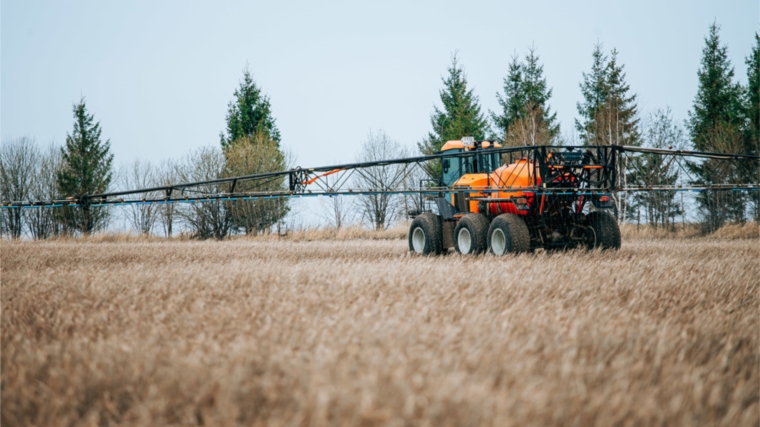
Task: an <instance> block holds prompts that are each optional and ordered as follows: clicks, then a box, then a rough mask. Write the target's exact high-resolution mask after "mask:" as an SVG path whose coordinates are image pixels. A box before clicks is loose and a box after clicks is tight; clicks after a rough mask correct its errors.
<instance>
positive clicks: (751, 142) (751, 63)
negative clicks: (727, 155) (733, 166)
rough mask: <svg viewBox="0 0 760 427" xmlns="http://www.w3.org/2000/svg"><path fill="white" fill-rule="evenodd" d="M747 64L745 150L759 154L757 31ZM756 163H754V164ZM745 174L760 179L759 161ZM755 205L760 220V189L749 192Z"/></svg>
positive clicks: (759, 38) (759, 42)
mask: <svg viewBox="0 0 760 427" xmlns="http://www.w3.org/2000/svg"><path fill="white" fill-rule="evenodd" d="M745 62H746V64H747V94H746V101H745V102H746V106H745V112H746V113H745V114H746V117H747V118H748V119H749V121H748V124H747V127H746V128H747V129H746V135H745V143H744V146H745V148H744V149H745V152H746V153H750V154H755V155H757V154H758V153H760V35H758V34H757V33H755V45H754V46H753V47H752V52H751V53H750V55H749V56H748V57H747V59H746V61H745ZM752 163H754V164H752ZM747 164H748V165H747V169H748V170H746V171H743V172H744V175H745V176H746V177H747V178H748V181H750V182H752V181H754V182H758V181H760V166H759V165H758V164H757V162H747ZM749 196H750V197H749V199H750V203H751V204H752V205H753V209H752V211H753V212H754V217H755V221H759V222H760V191H752V192H750V193H749Z"/></svg>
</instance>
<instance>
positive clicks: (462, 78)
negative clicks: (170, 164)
mask: <svg viewBox="0 0 760 427" xmlns="http://www.w3.org/2000/svg"><path fill="white" fill-rule="evenodd" d="M448 73H449V75H448V77H446V78H445V79H442V80H443V86H444V88H443V89H441V91H440V92H439V93H440V96H441V103H442V104H443V111H441V110H440V109H439V108H438V107H434V110H433V114H432V115H431V116H430V123H431V125H432V126H433V131H432V132H430V133H428V136H427V138H425V139H424V140H423V141H422V142H421V143H419V144H418V146H419V148H420V151H422V153H424V154H433V153H437V152H438V151H440V150H441V147H443V144H445V143H446V141H450V140H457V139H461V138H462V137H463V136H472V137H475V139H484V138H485V135H486V132H487V130H488V123H487V122H486V119H485V118H484V117H483V114H482V113H481V111H480V105H479V104H478V103H479V100H478V97H477V96H476V95H475V94H474V93H473V90H472V89H468V88H467V76H466V75H465V74H464V70H463V69H462V68H461V67H460V66H459V61H458V59H457V57H456V55H454V56H453V57H452V60H451V66H449V68H448Z"/></svg>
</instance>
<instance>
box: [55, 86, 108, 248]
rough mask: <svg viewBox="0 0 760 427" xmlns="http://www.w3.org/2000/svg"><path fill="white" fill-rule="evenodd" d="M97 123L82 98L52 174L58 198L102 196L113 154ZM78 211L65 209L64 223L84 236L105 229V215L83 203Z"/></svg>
mask: <svg viewBox="0 0 760 427" xmlns="http://www.w3.org/2000/svg"><path fill="white" fill-rule="evenodd" d="M100 136H101V128H100V123H99V122H95V119H94V116H93V115H92V114H87V107H86V105H85V102H84V98H82V99H81V100H80V101H79V103H78V104H75V105H74V131H73V132H72V133H71V134H67V135H66V145H65V146H64V147H62V148H61V156H62V160H63V162H62V163H63V165H62V168H61V170H60V171H58V172H57V174H56V184H57V187H58V191H59V192H60V194H61V195H62V196H74V197H81V196H84V195H88V194H97V193H103V192H105V191H106V190H107V189H108V186H109V185H110V183H111V178H112V163H113V154H111V153H110V151H111V141H110V140H106V141H105V142H102V141H101V140H100ZM80 206H81V210H77V211H72V210H69V209H67V211H66V214H65V219H64V220H65V222H66V223H67V225H68V226H70V227H72V228H73V229H75V230H79V231H80V232H82V233H84V234H90V233H91V232H92V231H94V230H97V229H99V228H101V227H103V226H105V222H106V219H107V211H106V210H105V209H104V208H100V207H97V208H96V207H92V206H90V204H89V203H88V201H87V200H86V199H85V200H84V201H83V203H81V205H80Z"/></svg>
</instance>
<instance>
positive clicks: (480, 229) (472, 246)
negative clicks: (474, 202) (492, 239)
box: [454, 213, 488, 255]
mask: <svg viewBox="0 0 760 427" xmlns="http://www.w3.org/2000/svg"><path fill="white" fill-rule="evenodd" d="M487 239H488V218H486V217H485V215H483V214H479V213H468V214H467V215H465V216H463V217H462V218H461V219H460V220H459V223H457V226H456V228H454V249H456V251H457V252H459V253H460V254H462V255H478V254H482V253H483V252H485V251H486V250H487V249H488V241H487Z"/></svg>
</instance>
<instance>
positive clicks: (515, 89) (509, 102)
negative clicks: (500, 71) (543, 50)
mask: <svg viewBox="0 0 760 427" xmlns="http://www.w3.org/2000/svg"><path fill="white" fill-rule="evenodd" d="M538 60H539V57H538V55H537V54H536V50H535V49H534V48H531V49H530V50H529V52H528V54H527V55H526V56H525V63H524V64H520V63H519V62H518V60H517V57H513V58H512V63H511V64H510V66H509V73H508V74H507V77H506V78H505V79H504V96H502V95H501V94H496V97H497V99H498V101H499V105H501V107H502V113H501V115H496V114H495V113H491V119H492V121H493V123H494V127H495V128H496V130H497V133H498V137H499V139H501V140H502V141H504V144H505V145H507V146H521V145H546V144H551V143H553V142H554V141H555V140H556V137H557V136H558V134H559V124H557V114H556V113H552V112H551V111H550V108H549V106H548V101H549V98H551V95H552V90H551V89H549V88H548V86H547V84H546V78H545V77H544V76H543V73H544V67H543V65H541V64H540V63H539V61H538Z"/></svg>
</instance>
